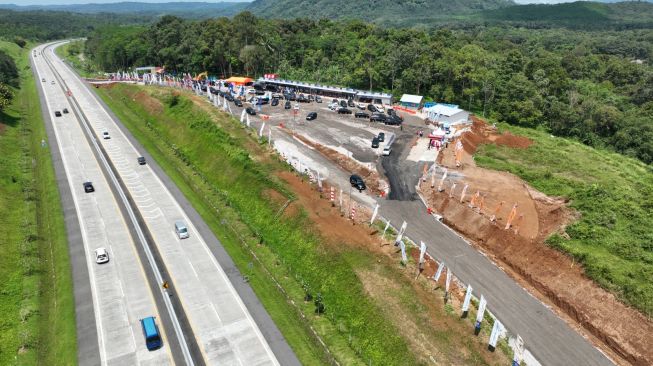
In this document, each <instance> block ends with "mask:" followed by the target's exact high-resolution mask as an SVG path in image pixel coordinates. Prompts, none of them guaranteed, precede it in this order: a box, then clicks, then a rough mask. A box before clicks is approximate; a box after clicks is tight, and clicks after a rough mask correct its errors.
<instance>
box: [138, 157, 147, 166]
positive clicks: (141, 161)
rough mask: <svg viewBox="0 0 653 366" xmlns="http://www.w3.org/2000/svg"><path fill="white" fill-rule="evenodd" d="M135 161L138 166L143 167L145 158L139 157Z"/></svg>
mask: <svg viewBox="0 0 653 366" xmlns="http://www.w3.org/2000/svg"><path fill="white" fill-rule="evenodd" d="M136 161H138V165H145V157H143V156H139V157H138V158H137V159H136Z"/></svg>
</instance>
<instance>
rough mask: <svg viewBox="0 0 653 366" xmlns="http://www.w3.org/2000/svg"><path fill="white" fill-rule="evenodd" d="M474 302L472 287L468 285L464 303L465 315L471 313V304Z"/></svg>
mask: <svg viewBox="0 0 653 366" xmlns="http://www.w3.org/2000/svg"><path fill="white" fill-rule="evenodd" d="M471 301H472V285H467V292H466V293H465V300H464V301H463V309H462V310H463V313H466V312H468V311H469V303H470V302H471Z"/></svg>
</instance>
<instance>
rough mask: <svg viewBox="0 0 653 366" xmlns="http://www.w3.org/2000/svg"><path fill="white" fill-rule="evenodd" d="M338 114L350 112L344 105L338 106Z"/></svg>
mask: <svg viewBox="0 0 653 366" xmlns="http://www.w3.org/2000/svg"><path fill="white" fill-rule="evenodd" d="M338 114H351V109H347V108H345V107H342V108H338Z"/></svg>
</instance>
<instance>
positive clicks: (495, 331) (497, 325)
mask: <svg viewBox="0 0 653 366" xmlns="http://www.w3.org/2000/svg"><path fill="white" fill-rule="evenodd" d="M501 332H503V325H502V324H501V322H500V321H499V319H494V326H493V327H492V333H490V341H489V342H488V345H489V347H488V348H489V349H490V352H494V350H495V349H496V348H497V342H498V341H499V336H500V335H501Z"/></svg>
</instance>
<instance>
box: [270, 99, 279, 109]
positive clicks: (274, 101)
mask: <svg viewBox="0 0 653 366" xmlns="http://www.w3.org/2000/svg"><path fill="white" fill-rule="evenodd" d="M270 105H271V106H273V107H275V106H278V105H279V99H277V98H272V101H271V102H270Z"/></svg>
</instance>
